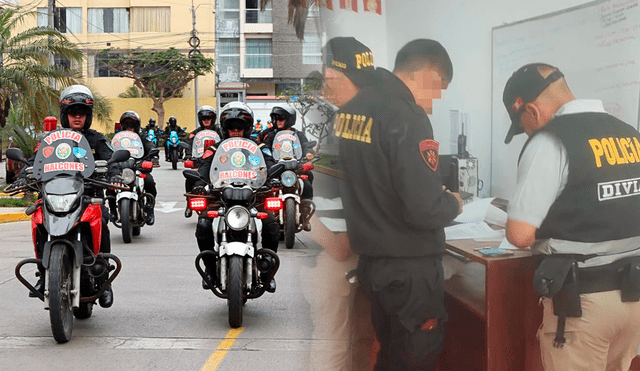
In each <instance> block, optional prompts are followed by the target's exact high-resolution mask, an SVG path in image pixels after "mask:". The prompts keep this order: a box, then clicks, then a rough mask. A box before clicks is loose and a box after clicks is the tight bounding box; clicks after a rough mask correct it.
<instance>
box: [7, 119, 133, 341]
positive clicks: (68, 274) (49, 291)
mask: <svg viewBox="0 0 640 371" xmlns="http://www.w3.org/2000/svg"><path fill="white" fill-rule="evenodd" d="M7 157H8V158H11V159H12V160H15V161H19V162H22V163H25V164H27V160H26V159H25V157H24V154H23V153H22V151H21V150H19V149H17V148H9V149H8V150H7ZM128 158H129V151H126V150H125V151H117V152H115V153H114V154H113V156H112V159H111V160H110V162H120V161H126V160H127V159H128ZM107 166H108V162H107V161H94V158H93V154H92V152H91V148H90V146H89V143H88V142H87V139H86V138H85V137H84V136H83V135H82V134H81V133H78V132H76V131H72V130H68V129H63V130H56V131H52V132H51V133H49V134H48V135H47V136H46V137H44V139H43V140H42V142H41V144H40V147H39V149H38V152H37V154H36V158H35V161H34V164H33V167H30V168H27V170H26V171H27V174H28V177H27V179H28V181H27V184H26V185H25V186H22V187H20V188H13V189H10V191H11V192H12V193H19V192H22V191H25V190H27V189H31V190H36V191H37V192H38V193H39V194H40V196H41V198H40V199H39V200H38V201H37V202H36V203H34V204H33V205H32V206H30V207H29V208H28V209H27V210H26V211H25V212H26V213H27V215H31V225H32V234H33V242H34V245H35V248H36V256H37V258H35V259H25V260H22V261H21V262H19V263H18V265H17V266H16V268H15V274H16V277H17V278H18V280H19V281H20V282H21V283H22V284H23V285H25V286H26V287H27V288H28V289H29V290H30V291H31V293H33V295H35V296H37V297H38V298H40V300H42V301H43V302H44V306H45V309H47V310H49V317H50V320H51V330H52V332H53V337H54V339H55V340H56V341H57V342H59V343H64V342H67V341H69V340H70V339H71V333H72V330H73V317H74V316H75V317H76V318H78V319H85V318H89V317H90V316H91V314H92V311H93V305H94V304H95V301H96V300H97V299H98V298H99V297H100V296H101V295H102V293H103V292H104V291H105V290H106V289H107V288H108V287H109V285H110V284H111V282H112V281H113V280H114V279H115V278H116V276H117V275H118V273H119V272H120V269H121V267H122V264H121V262H120V259H118V257H117V256H115V255H113V254H107V253H101V252H100V241H101V234H102V208H101V206H102V205H103V203H104V198H102V197H99V194H100V193H101V192H97V190H98V189H100V188H106V187H115V186H113V185H111V184H109V183H107V182H106V181H105V179H104V176H105V175H106V173H107ZM115 188H119V187H115ZM109 261H111V262H113V263H115V266H113V265H111V264H110V263H109ZM26 264H37V265H40V266H42V267H43V268H44V274H45V281H44V283H45V284H44V293H42V292H40V291H38V290H37V289H36V288H35V287H34V286H33V285H31V284H30V283H29V282H28V281H27V280H26V279H25V278H24V277H23V276H22V274H21V273H20V270H21V268H22V267H23V266H24V265H26Z"/></svg>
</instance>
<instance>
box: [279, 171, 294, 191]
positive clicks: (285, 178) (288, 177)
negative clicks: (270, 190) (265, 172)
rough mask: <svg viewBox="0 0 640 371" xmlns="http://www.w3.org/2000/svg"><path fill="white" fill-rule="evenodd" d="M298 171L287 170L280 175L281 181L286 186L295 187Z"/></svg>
mask: <svg viewBox="0 0 640 371" xmlns="http://www.w3.org/2000/svg"><path fill="white" fill-rule="evenodd" d="M296 178H297V176H296V173H294V172H293V171H291V170H287V171H285V172H284V173H282V175H281V176H280V181H281V182H282V185H283V186H285V187H293V186H294V185H295V184H296Z"/></svg>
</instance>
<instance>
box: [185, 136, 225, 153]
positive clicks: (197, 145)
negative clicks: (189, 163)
mask: <svg viewBox="0 0 640 371" xmlns="http://www.w3.org/2000/svg"><path fill="white" fill-rule="evenodd" d="M207 140H214V141H215V144H216V145H217V144H220V142H221V141H222V140H221V139H220V135H218V133H216V132H215V131H213V130H202V131H201V132H199V133H198V134H196V136H195V137H193V146H192V147H191V155H192V156H193V157H194V158H200V157H202V155H203V154H204V150H205V148H204V144H205V141H207Z"/></svg>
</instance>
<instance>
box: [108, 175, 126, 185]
mask: <svg viewBox="0 0 640 371" xmlns="http://www.w3.org/2000/svg"><path fill="white" fill-rule="evenodd" d="M111 184H124V179H122V177H121V176H120V175H114V176H112V177H111Z"/></svg>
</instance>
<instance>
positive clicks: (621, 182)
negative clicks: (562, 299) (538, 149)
mask: <svg viewBox="0 0 640 371" xmlns="http://www.w3.org/2000/svg"><path fill="white" fill-rule="evenodd" d="M541 131H547V132H550V133H552V134H554V135H555V136H556V137H557V138H559V139H560V140H561V141H562V144H563V145H564V147H565V148H566V150H567V155H568V161H569V175H568V179H567V185H566V186H565V188H564V190H563V191H562V193H561V194H560V195H559V196H558V198H557V199H556V200H555V202H554V203H553V205H551V208H550V209H549V213H548V214H547V216H546V218H545V219H544V221H543V222H542V225H541V226H540V228H539V229H538V231H537V232H536V238H538V239H544V238H555V239H561V240H567V241H579V242H602V241H611V240H618V239H623V238H628V237H634V236H638V235H640V133H638V131H637V130H635V129H634V128H632V127H631V126H629V125H627V124H625V123H624V122H622V121H620V120H618V119H616V118H615V117H613V116H611V115H609V114H606V113H593V112H589V113H577V114H569V115H562V116H558V117H556V118H554V119H553V120H551V121H550V122H549V123H548V124H547V125H545V126H544V128H543V129H542V130H541ZM531 138H533V136H532V137H531ZM531 138H530V139H529V140H531ZM527 144H528V142H527ZM525 148H526V144H525ZM523 151H524V148H523Z"/></svg>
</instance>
